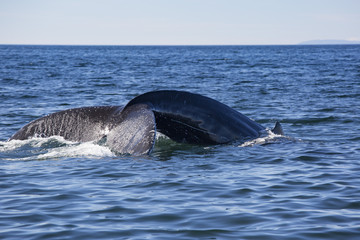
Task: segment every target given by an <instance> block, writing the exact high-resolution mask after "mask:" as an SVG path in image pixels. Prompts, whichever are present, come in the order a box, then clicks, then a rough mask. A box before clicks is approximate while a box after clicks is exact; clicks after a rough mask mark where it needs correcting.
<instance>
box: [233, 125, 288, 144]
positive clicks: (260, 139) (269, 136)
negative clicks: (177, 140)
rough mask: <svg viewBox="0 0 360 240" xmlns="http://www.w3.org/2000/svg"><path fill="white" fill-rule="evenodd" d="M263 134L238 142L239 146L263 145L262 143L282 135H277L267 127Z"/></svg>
mask: <svg viewBox="0 0 360 240" xmlns="http://www.w3.org/2000/svg"><path fill="white" fill-rule="evenodd" d="M265 134H266V135H265V136H263V137H258V138H256V139H253V140H250V141H246V142H244V143H243V144H240V145H239V147H252V146H254V145H263V144H267V143H271V142H275V141H276V139H278V138H282V137H283V136H281V135H277V134H275V133H273V132H272V131H270V130H268V129H267V130H266V133H265Z"/></svg>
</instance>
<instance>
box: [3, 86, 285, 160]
mask: <svg viewBox="0 0 360 240" xmlns="http://www.w3.org/2000/svg"><path fill="white" fill-rule="evenodd" d="M263 130H265V128H264V127H263V126H261V125H260V124H258V123H256V122H254V121H252V120H251V119H249V118H248V117H246V116H244V115H243V114H241V113H239V112H238V111H236V110H234V109H232V108H230V107H229V106H227V105H225V104H222V103H220V102H218V101H216V100H214V99H211V98H208V97H205V96H202V95H199V94H193V93H189V92H184V91H172V90H164V91H154V92H148V93H144V94H142V95H139V96H137V97H135V98H133V99H132V100H131V101H130V102H129V103H128V104H127V105H126V106H125V107H124V108H123V107H121V106H100V107H83V108H75V109H68V110H64V111H61V112H56V113H53V114H50V115H47V116H45V117H42V118H39V119H37V120H34V121H32V122H30V123H29V124H27V125H25V126H24V127H23V128H21V129H20V130H19V131H18V132H16V133H15V134H14V135H13V136H12V137H11V138H10V139H9V140H13V139H18V140H24V139H28V138H31V137H50V136H55V135H58V136H62V137H64V139H67V140H70V141H77V142H86V141H101V142H104V143H105V145H107V146H109V147H110V148H111V149H112V150H113V151H115V152H117V153H119V154H133V155H141V154H148V153H150V152H151V150H152V148H153V146H154V143H155V137H156V131H159V132H161V133H163V134H165V135H166V136H168V137H169V138H171V139H173V140H174V141H177V142H185V143H190V144H199V145H212V144H224V143H230V142H233V141H245V140H248V139H252V138H257V137H259V136H260V134H261V132H263ZM273 131H275V132H276V133H280V134H281V133H282V129H281V125H280V124H279V123H277V124H276V127H275V128H274V129H273Z"/></svg>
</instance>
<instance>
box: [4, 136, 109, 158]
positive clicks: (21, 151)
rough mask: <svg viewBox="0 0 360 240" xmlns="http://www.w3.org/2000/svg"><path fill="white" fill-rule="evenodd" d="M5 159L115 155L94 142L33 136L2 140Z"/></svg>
mask: <svg viewBox="0 0 360 240" xmlns="http://www.w3.org/2000/svg"><path fill="white" fill-rule="evenodd" d="M0 153H1V155H4V156H5V157H4V158H3V159H5V160H45V159H54V158H55V159H58V158H64V157H66V158H69V157H70V158H71V157H113V156H115V154H114V153H113V152H112V151H111V150H110V149H109V148H107V147H105V146H101V145H98V144H96V143H93V142H85V143H77V142H71V141H67V140H65V139H64V138H62V137H59V136H53V137H49V138H32V139H27V140H12V141H8V142H0Z"/></svg>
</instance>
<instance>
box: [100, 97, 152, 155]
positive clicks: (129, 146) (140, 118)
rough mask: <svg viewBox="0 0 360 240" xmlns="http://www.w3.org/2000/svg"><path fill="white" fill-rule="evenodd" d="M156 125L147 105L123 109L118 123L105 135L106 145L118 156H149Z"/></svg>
mask: <svg viewBox="0 0 360 240" xmlns="http://www.w3.org/2000/svg"><path fill="white" fill-rule="evenodd" d="M155 137H156V124H155V117H154V113H153V111H151V110H150V109H149V107H148V106H147V105H142V104H136V105H132V106H131V107H129V108H127V109H124V111H123V112H122V113H121V117H120V123H119V124H116V126H115V127H114V128H113V129H111V131H110V132H109V133H108V134H107V135H106V143H105V144H106V145H107V146H109V147H110V149H111V150H113V151H115V152H116V153H119V154H131V155H143V154H149V153H150V152H151V150H152V149H153V147H154V144H155Z"/></svg>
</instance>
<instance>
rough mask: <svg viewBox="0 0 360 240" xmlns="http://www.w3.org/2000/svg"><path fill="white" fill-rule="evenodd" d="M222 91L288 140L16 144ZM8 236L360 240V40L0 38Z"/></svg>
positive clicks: (1, 163) (0, 232)
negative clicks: (84, 41)
mask: <svg viewBox="0 0 360 240" xmlns="http://www.w3.org/2000/svg"><path fill="white" fill-rule="evenodd" d="M160 89H173V90H184V91H190V92H194V93H199V94H202V95H205V96H208V97H211V98H214V99H216V100H218V101H220V102H222V103H224V104H227V105H229V106H230V107H232V108H234V109H236V110H238V111H239V112H241V113H243V114H244V115H246V116H248V117H250V118H251V119H253V120H255V121H257V122H258V123H260V124H262V125H263V126H265V127H266V128H268V129H271V128H272V127H273V126H274V124H275V122H276V121H280V122H281V124H282V126H283V129H284V132H285V137H282V138H276V137H274V136H268V137H261V138H258V139H255V140H251V141H248V142H244V143H241V144H227V145H216V146H196V145H189V144H179V143H175V142H173V141H171V140H169V139H166V138H163V137H159V138H158V139H157V142H156V144H155V148H154V150H153V152H152V153H151V154H150V155H146V156H140V157H133V156H119V155H116V154H115V153H113V152H112V151H111V150H110V149H108V148H106V147H105V146H101V145H97V144H96V143H92V142H87V143H76V142H70V141H67V140H64V139H62V138H61V137H57V136H55V137H50V138H43V139H40V138H35V139H29V140H23V141H19V140H14V141H9V142H8V141H7V139H8V138H10V137H11V136H12V135H13V134H14V133H15V132H16V131H17V130H19V129H20V128H21V127H22V126H24V125H25V124H27V123H28V122H30V121H32V120H34V119H36V118H39V117H42V116H44V115H46V114H49V113H53V112H56V111H60V110H64V109H69V108H75V107H83V106H100V105H125V104H126V103H127V102H128V101H129V100H131V99H132V98H133V97H135V96H137V95H140V94H142V93H144V92H147V91H153V90H160ZM0 239H276V240H278V239H360V45H343V46H341V45H336V46H20V45H19V46H16V45H1V46H0Z"/></svg>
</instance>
